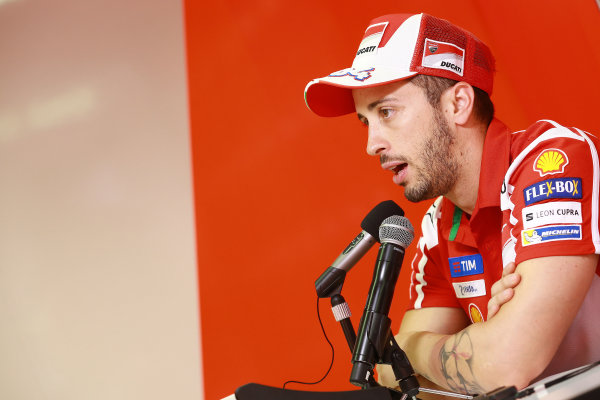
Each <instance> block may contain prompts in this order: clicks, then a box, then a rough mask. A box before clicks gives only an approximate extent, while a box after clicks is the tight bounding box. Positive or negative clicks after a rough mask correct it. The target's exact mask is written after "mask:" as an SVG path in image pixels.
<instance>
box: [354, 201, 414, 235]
mask: <svg viewBox="0 0 600 400" xmlns="http://www.w3.org/2000/svg"><path fill="white" fill-rule="evenodd" d="M392 215H404V210H402V208H400V206H399V205H398V204H396V203H395V202H394V201H393V200H386V201H382V202H381V203H379V204H377V205H376V206H375V207H373V209H372V210H371V211H370V212H369V213H368V214H367V216H366V217H365V218H364V219H363V220H362V222H361V223H360V227H361V228H362V229H363V231H365V232H367V233H368V234H369V235H371V236H373V237H374V238H375V239H377V241H378V242H379V241H380V240H379V227H380V226H381V224H382V223H383V220H384V219H386V218H387V217H390V216H392Z"/></svg>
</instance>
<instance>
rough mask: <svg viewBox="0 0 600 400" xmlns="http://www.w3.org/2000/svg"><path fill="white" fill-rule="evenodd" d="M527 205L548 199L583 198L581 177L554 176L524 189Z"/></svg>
mask: <svg viewBox="0 0 600 400" xmlns="http://www.w3.org/2000/svg"><path fill="white" fill-rule="evenodd" d="M523 198H524V199H525V205H530V204H533V203H537V202H539V201H542V200H548V199H581V198H582V187H581V178H552V179H547V180H545V181H541V182H537V183H534V184H533V185H531V186H527V187H526V188H525V189H524V190H523Z"/></svg>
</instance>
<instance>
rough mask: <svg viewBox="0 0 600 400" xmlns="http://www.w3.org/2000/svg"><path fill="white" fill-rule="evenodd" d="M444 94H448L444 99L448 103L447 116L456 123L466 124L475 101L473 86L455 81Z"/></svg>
mask: <svg viewBox="0 0 600 400" xmlns="http://www.w3.org/2000/svg"><path fill="white" fill-rule="evenodd" d="M444 94H445V95H447V96H448V97H447V98H446V101H447V105H449V107H448V110H449V111H450V112H449V114H450V115H449V117H450V118H452V120H453V121H454V123H455V124H457V125H466V124H467V123H468V122H469V119H470V118H471V115H472V114H473V105H474V103H475V91H474V90H473V87H472V86H471V85H469V84H468V83H466V82H457V83H456V84H455V85H454V86H452V87H451V88H450V89H448V90H447V91H446V93H444Z"/></svg>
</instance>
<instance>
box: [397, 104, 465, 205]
mask: <svg viewBox="0 0 600 400" xmlns="http://www.w3.org/2000/svg"><path fill="white" fill-rule="evenodd" d="M453 144H454V136H453V134H452V132H451V131H450V127H449V126H448V122H447V121H446V119H445V118H444V115H443V113H442V111H441V110H440V109H439V108H437V107H433V118H432V121H431V129H430V132H429V135H428V137H427V139H426V140H425V141H424V143H423V146H422V147H421V149H420V150H419V152H418V154H417V157H416V159H417V160H419V161H420V163H419V165H416V166H414V167H415V172H416V173H415V174H414V176H415V182H414V183H413V184H411V185H407V186H406V187H405V189H404V196H405V197H406V199H407V200H409V201H411V202H413V203H417V202H419V201H423V200H428V199H433V198H435V197H438V196H441V195H443V194H446V193H448V192H449V191H450V190H451V189H452V188H453V186H454V185H455V184H456V181H457V180H458V171H459V168H458V161H457V160H456V159H455V158H454V157H453V156H452V145H453Z"/></svg>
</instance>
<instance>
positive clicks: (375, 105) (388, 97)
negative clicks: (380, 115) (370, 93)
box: [367, 96, 396, 111]
mask: <svg viewBox="0 0 600 400" xmlns="http://www.w3.org/2000/svg"><path fill="white" fill-rule="evenodd" d="M389 100H396V99H395V98H394V97H393V96H386V97H384V98H382V99H379V100H375V101H374V102H372V103H371V104H369V105H368V106H367V109H368V110H369V111H371V110H372V109H374V108H375V107H377V106H378V105H379V104H381V103H383V102H386V101H389Z"/></svg>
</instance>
